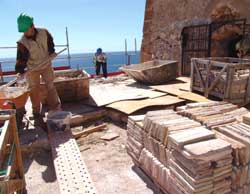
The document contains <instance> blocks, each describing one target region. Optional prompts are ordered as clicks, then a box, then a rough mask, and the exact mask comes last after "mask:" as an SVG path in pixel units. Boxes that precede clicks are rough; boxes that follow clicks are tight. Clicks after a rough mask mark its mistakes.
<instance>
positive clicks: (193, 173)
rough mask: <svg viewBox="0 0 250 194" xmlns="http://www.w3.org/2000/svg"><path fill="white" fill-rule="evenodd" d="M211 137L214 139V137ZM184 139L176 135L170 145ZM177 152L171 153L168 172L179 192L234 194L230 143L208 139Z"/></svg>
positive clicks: (172, 137) (186, 146) (181, 133)
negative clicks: (232, 192)
mask: <svg viewBox="0 0 250 194" xmlns="http://www.w3.org/2000/svg"><path fill="white" fill-rule="evenodd" d="M205 130H207V129H204V131H205ZM205 133H207V134H209V132H205ZM210 133H211V134H209V135H208V136H210V137H211V135H212V134H213V133H212V132H210ZM176 135H177V136H176ZM181 135H183V136H186V133H185V132H180V133H178V134H174V135H172V136H171V138H170V139H171V140H170V141H175V142H176V141H178V139H180V137H181ZM213 135H214V134H213ZM186 137H187V136H186ZM203 137H206V136H203ZM191 138H192V137H189V138H187V139H189V140H191ZM177 148H178V147H175V148H174V149H173V150H172V151H171V157H170V161H169V168H170V174H171V177H173V178H174V179H175V183H176V184H177V185H178V190H179V191H182V192H183V193H190V194H191V193H192V194H193V193H197V194H198V193H200V194H202V193H220V194H226V193H229V192H231V173H232V156H231V151H232V150H231V145H230V144H229V143H227V142H225V141H223V140H220V139H209V140H204V141H199V142H197V143H191V144H187V145H184V146H183V147H182V149H180V148H178V149H177Z"/></svg>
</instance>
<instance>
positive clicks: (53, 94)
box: [15, 13, 61, 129]
mask: <svg viewBox="0 0 250 194" xmlns="http://www.w3.org/2000/svg"><path fill="white" fill-rule="evenodd" d="M17 25H18V31H19V32H21V33H23V35H22V37H21V39H20V40H18V41H17V58H16V66H15V70H16V72H17V73H19V79H22V78H23V75H24V73H25V72H26V71H27V70H28V71H30V70H31V73H28V74H27V80H28V84H29V88H30V99H31V102H32V109H33V116H34V124H35V126H40V127H42V128H44V129H46V125H45V123H44V121H43V116H42V115H41V97H40V76H41V77H42V79H43V81H44V83H45V85H46V89H47V92H48V94H49V95H48V97H47V101H48V106H49V109H50V110H60V107H61V103H60V99H59V98H58V94H57V91H56V88H55V86H54V84H53V80H54V72H53V68H52V66H51V60H50V59H51V58H54V57H56V53H55V48H54V42H53V37H52V36H51V34H50V33H49V32H48V30H46V29H43V28H36V27H35V26H34V23H33V17H31V16H29V15H27V14H25V13H21V14H20V15H19V16H18V18H17ZM46 61H49V62H48V63H47V64H44V65H42V66H41V64H43V63H44V62H46ZM40 66H41V67H40Z"/></svg>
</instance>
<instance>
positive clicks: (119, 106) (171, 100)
mask: <svg viewBox="0 0 250 194" xmlns="http://www.w3.org/2000/svg"><path fill="white" fill-rule="evenodd" d="M181 102H184V101H183V100H181V99H179V98H177V97H174V96H169V95H167V96H162V97H158V98H152V99H150V98H149V99H143V100H126V101H122V102H115V103H112V104H110V105H108V106H107V107H109V108H113V109H116V110H119V111H121V112H124V113H126V114H131V113H133V112H135V111H137V110H140V109H142V108H145V107H150V106H160V105H165V106H167V105H175V104H177V103H181Z"/></svg>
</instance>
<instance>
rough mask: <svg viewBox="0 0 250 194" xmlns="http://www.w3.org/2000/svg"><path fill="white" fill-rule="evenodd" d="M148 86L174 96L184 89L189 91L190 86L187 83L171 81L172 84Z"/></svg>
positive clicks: (181, 92)
mask: <svg viewBox="0 0 250 194" xmlns="http://www.w3.org/2000/svg"><path fill="white" fill-rule="evenodd" d="M150 87H151V88H153V89H155V90H158V91H161V92H166V93H168V94H172V95H174V96H178V95H181V94H183V93H184V92H185V91H189V88H190V86H189V84H188V83H173V84H165V85H156V86H150Z"/></svg>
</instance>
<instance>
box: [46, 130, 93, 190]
mask: <svg viewBox="0 0 250 194" xmlns="http://www.w3.org/2000/svg"><path fill="white" fill-rule="evenodd" d="M49 131H50V132H49V141H50V145H51V149H52V156H53V159H54V167H55V171H56V177H57V181H58V183H59V188H60V193H61V194H72V193H74V194H95V193H96V191H95V188H94V186H93V184H92V180H91V178H90V176H89V173H88V170H87V167H86V165H85V163H84V161H83V159H82V156H81V153H80V151H79V148H78V145H77V143H76V141H75V139H74V138H73V136H72V133H71V131H70V130H69V131H64V132H52V131H53V130H51V129H49Z"/></svg>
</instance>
